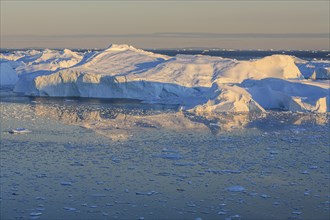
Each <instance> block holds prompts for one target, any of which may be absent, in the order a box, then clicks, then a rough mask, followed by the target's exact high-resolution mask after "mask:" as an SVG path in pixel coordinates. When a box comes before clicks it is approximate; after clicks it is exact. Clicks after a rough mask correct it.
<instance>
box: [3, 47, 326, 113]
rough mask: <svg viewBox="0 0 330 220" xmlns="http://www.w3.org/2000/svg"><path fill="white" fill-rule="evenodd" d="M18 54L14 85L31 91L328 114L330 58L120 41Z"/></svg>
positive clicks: (197, 107) (197, 109)
mask: <svg viewBox="0 0 330 220" xmlns="http://www.w3.org/2000/svg"><path fill="white" fill-rule="evenodd" d="M15 53H16V57H17V59H16V58H15V56H14V55H12V56H11V55H10V54H7V55H6V57H7V58H8V60H9V58H10V59H12V62H16V67H15V70H16V72H17V73H18V74H19V80H18V82H17V83H16V84H15V88H14V91H16V92H23V93H24V94H26V95H30V96H53V97H89V98H127V99H136V100H141V101H143V102H146V103H162V104H178V105H180V106H182V109H183V110H187V111H189V112H192V113H198V114H213V113H221V112H265V111H266V110H272V109H277V110H286V111H297V112H329V100H330V99H329V90H330V85H329V78H328V75H327V74H328V72H324V71H323V69H326V70H328V69H329V67H330V63H329V62H318V61H304V60H301V59H298V58H296V57H293V56H288V55H272V56H267V57H264V58H261V59H257V60H250V61H237V60H235V59H227V58H222V57H211V56H206V55H177V56H174V57H171V56H166V55H161V54H156V53H152V52H147V51H144V50H141V49H136V48H134V47H133V46H129V45H116V44H112V45H110V46H109V47H108V48H107V49H105V50H103V51H98V52H86V53H77V52H73V51H70V50H67V49H65V50H64V51H57V50H44V51H41V52H40V53H38V52H25V55H22V53H19V52H15ZM3 57H4V56H3ZM13 60H14V61H13ZM18 62H19V63H18ZM12 66H15V65H12ZM313 66H314V69H316V70H315V71H316V72H315V74H313V71H314V69H313V68H312V67H313ZM316 66H317V68H316ZM319 68H322V70H319ZM311 69H313V71H312V70H311ZM311 76H312V77H311ZM321 78H322V80H319V79H321Z"/></svg>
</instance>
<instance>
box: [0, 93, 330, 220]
mask: <svg viewBox="0 0 330 220" xmlns="http://www.w3.org/2000/svg"><path fill="white" fill-rule="evenodd" d="M0 110H1V118H0V123H1V130H0V132H1V160H0V162H1V180H0V187H1V200H0V201H1V219H288V218H293V219H295V218H302V219H328V218H329V205H330V202H329V201H330V195H329V187H330V186H329V165H330V159H329V156H330V150H329V143H330V140H329V131H330V127H329V115H328V114H307V113H304V114H303V113H286V112H270V113H267V114H262V115H251V114H236V115H232V114H222V115H217V116H212V117H211V116H209V117H202V116H199V117H197V116H195V115H192V114H189V113H186V112H180V111H179V110H178V108H177V106H164V105H146V104H140V103H138V102H132V101H128V100H97V99H92V100H86V99H49V98H48V99H47V98H28V97H22V96H17V95H13V94H12V93H11V92H10V91H9V90H1V109H0ZM18 127H19V128H25V129H28V130H30V131H31V132H30V133H24V134H11V133H9V131H10V130H12V129H15V128H18Z"/></svg>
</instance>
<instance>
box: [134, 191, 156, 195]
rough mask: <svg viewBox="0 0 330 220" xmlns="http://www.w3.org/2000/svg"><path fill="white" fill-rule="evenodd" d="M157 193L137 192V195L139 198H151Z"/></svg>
mask: <svg viewBox="0 0 330 220" xmlns="http://www.w3.org/2000/svg"><path fill="white" fill-rule="evenodd" d="M156 193H157V192H156V191H150V192H136V193H135V194H136V195H138V196H141V195H142V196H151V195H153V194H156Z"/></svg>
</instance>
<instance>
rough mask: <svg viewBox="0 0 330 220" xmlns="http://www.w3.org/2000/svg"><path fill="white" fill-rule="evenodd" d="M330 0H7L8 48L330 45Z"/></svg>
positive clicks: (4, 32) (4, 41) (4, 38)
mask: <svg viewBox="0 0 330 220" xmlns="http://www.w3.org/2000/svg"><path fill="white" fill-rule="evenodd" d="M329 4H330V3H329V1H327V0H325V1H324V0H311V1H306V0H300V1H299V0H288V1H283V0H279V1H271V0H257V1H249V0H245V1H244V0H240V1H238V0H233V1H224V0H219V1H216V0H213V1H189V0H181V1H173V0H170V1H165V0H161V1H139V0H135V1H134V0H132V1H112V0H102V1H86V0H85V1H80V0H75V1H49V0H44V1H40V0H39V1H38V0H34V1H30V0H1V33H0V34H1V45H0V46H1V48H26V47H47V48H63V47H67V48H104V47H107V46H108V45H109V44H111V43H125V44H131V45H133V46H135V47H140V48H182V47H202V48H227V49H229V48H231V49H315V50H329V22H330V21H329V16H330V15H329V13H330V12H329V10H330V9H329V7H330V6H329Z"/></svg>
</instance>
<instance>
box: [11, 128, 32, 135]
mask: <svg viewBox="0 0 330 220" xmlns="http://www.w3.org/2000/svg"><path fill="white" fill-rule="evenodd" d="M30 132H32V131H30V130H28V129H25V128H16V129H13V130H11V131H9V133H11V134H25V133H30Z"/></svg>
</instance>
